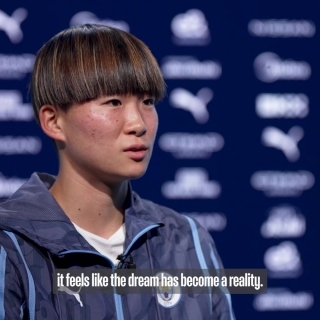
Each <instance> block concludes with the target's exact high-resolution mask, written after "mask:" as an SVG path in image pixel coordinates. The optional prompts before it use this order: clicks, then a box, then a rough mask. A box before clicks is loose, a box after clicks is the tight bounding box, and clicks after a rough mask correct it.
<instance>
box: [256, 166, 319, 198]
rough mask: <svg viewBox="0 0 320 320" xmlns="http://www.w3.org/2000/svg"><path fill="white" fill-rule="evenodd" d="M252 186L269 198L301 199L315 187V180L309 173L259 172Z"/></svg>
mask: <svg viewBox="0 0 320 320" xmlns="http://www.w3.org/2000/svg"><path fill="white" fill-rule="evenodd" d="M250 182H251V185H252V187H253V188H254V189H256V190H259V191H262V192H263V193H264V194H265V195H266V196H267V197H300V196H301V194H302V193H303V191H306V190H309V189H311V188H312V187H313V185H314V182H315V178H314V175H313V174H312V173H311V172H309V171H303V170H301V171H257V172H255V173H254V174H253V175H252V176H251V180H250Z"/></svg>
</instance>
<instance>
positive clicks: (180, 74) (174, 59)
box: [161, 56, 222, 80]
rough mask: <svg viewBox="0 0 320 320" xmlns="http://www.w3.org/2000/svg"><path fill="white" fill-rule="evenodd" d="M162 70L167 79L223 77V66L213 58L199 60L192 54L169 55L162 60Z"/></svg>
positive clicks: (211, 78) (210, 78)
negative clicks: (191, 55)
mask: <svg viewBox="0 0 320 320" xmlns="http://www.w3.org/2000/svg"><path fill="white" fill-rule="evenodd" d="M161 70H162V73H163V75H164V77H165V78H166V79H203V80H215V79H219V78H220V77H221V73H222V67H221V64H220V63H219V62H216V61H213V60H205V61H199V60H198V59H196V58H195V57H190V56H169V57H165V58H164V59H163V60H162V64H161Z"/></svg>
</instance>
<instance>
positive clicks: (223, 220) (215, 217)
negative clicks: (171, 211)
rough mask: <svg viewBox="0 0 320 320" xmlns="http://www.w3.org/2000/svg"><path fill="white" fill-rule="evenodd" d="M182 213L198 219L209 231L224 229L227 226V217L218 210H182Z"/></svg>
mask: <svg viewBox="0 0 320 320" xmlns="http://www.w3.org/2000/svg"><path fill="white" fill-rule="evenodd" d="M181 214H183V215H185V216H188V217H190V218H192V219H195V220H197V221H198V222H199V223H200V224H201V225H202V226H203V227H204V228H205V229H207V231H209V232H212V231H223V230H224V229H225V228H226V226H227V217H226V216H225V215H224V214H223V213H217V212H181Z"/></svg>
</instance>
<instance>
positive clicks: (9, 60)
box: [0, 53, 36, 80]
mask: <svg viewBox="0 0 320 320" xmlns="http://www.w3.org/2000/svg"><path fill="white" fill-rule="evenodd" d="M35 59H36V56H35V55H33V54H29V53H23V54H0V79H4V80H21V79H23V78H25V76H26V75H27V73H30V72H31V71H32V69H33V65H34V61H35Z"/></svg>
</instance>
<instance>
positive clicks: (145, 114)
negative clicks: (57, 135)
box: [61, 95, 158, 182]
mask: <svg viewBox="0 0 320 320" xmlns="http://www.w3.org/2000/svg"><path fill="white" fill-rule="evenodd" d="M61 117H62V119H61V124H62V128H63V133H64V143H65V148H64V150H63V152H62V154H63V155H62V156H63V161H67V162H68V164H69V165H71V166H72V168H73V169H75V170H77V172H81V173H82V174H85V175H88V176H91V177H96V178H98V179H103V180H104V181H105V182H122V181H124V180H127V179H135V178H139V177H141V176H142V175H143V174H144V173H145V171H146V170H147V167H148V164H149V160H150V157H151V154H152V149H153V144H154V140H155V136H156V132H157V128H158V115H157V112H156V109H155V105H154V98H153V97H148V96H143V97H139V96H135V95H126V96H105V97H101V98H98V99H96V100H92V101H89V102H85V103H82V104H76V105H73V106H72V107H71V108H70V109H69V110H68V111H67V112H63V113H61Z"/></svg>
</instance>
